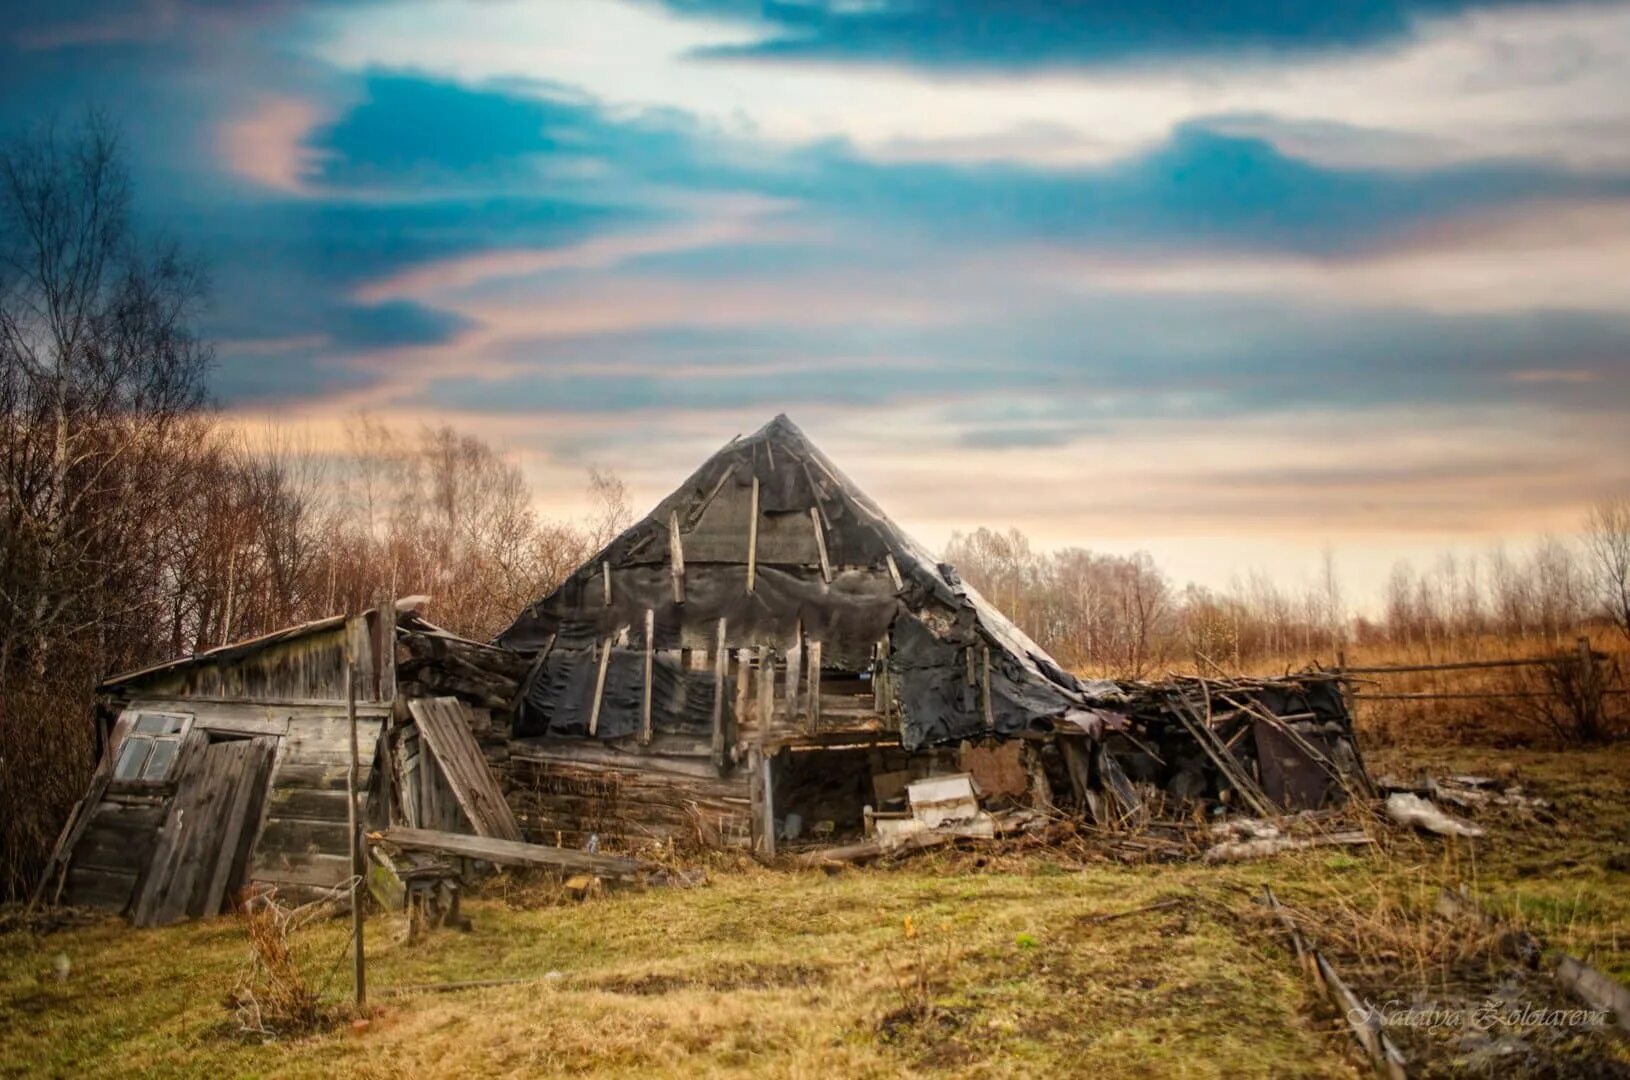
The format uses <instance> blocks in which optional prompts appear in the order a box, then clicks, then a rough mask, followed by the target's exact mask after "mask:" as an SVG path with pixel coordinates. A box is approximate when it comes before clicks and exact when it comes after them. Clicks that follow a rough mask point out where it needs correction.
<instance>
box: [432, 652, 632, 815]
mask: <svg viewBox="0 0 1630 1080" xmlns="http://www.w3.org/2000/svg"><path fill="white" fill-rule="evenodd" d="M602 670H604V669H602ZM408 709H409V711H411V712H412V714H413V719H414V721H415V722H416V723H417V725H418V727H419V731H420V733H421V735H422V736H423V737H424V739H425V742H426V744H427V745H428V746H429V748H430V752H431V753H432V754H434V755H435V757H436V759H437V763H438V764H439V765H440V767H441V770H442V775H443V776H444V777H445V778H446V781H447V786H448V788H449V789H451V791H452V793H453V798H454V799H455V800H456V801H457V802H458V805H459V808H460V809H462V810H463V811H464V816H465V817H466V818H468V819H469V822H470V825H471V827H472V828H474V830H475V832H476V835H478V836H488V837H495V838H497V839H500V840H519V839H520V838H521V827H520V824H519V823H518V822H517V821H516V820H515V814H514V812H513V811H512V810H511V809H510V807H509V804H508V803H507V802H505V801H504V794H503V792H502V791H500V790H499V788H498V781H497V780H496V779H495V778H494V777H493V775H492V770H491V769H490V768H489V767H488V766H487V759H486V756H485V755H484V754H482V752H481V746H480V744H478V743H477V742H476V741H475V736H474V735H472V734H471V733H470V725H469V719H468V714H469V709H468V708H467V707H466V706H465V705H464V704H463V702H461V701H459V700H458V699H457V698H431V699H428V700H426V699H421V700H416V701H411V702H409V703H408Z"/></svg>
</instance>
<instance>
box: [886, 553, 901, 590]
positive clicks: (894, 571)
mask: <svg viewBox="0 0 1630 1080" xmlns="http://www.w3.org/2000/svg"><path fill="white" fill-rule="evenodd" d="M883 561H884V562H886V563H887V564H888V567H889V577H890V578H891V579H893V581H894V591H895V592H899V591H900V590H901V589H903V588H905V587H906V583H905V580H904V579H903V578H901V577H900V567H899V565H898V564H897V563H896V562H895V561H894V553H893V552H890V553H889V554H887V555H885V556H883Z"/></svg>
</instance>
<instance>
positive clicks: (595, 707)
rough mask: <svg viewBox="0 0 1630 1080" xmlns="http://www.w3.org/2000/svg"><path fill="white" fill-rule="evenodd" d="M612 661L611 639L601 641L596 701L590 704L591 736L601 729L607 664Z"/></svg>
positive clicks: (596, 677) (595, 678) (595, 691)
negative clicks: (601, 706)
mask: <svg viewBox="0 0 1630 1080" xmlns="http://www.w3.org/2000/svg"><path fill="white" fill-rule="evenodd" d="M610 662H611V639H610V638H606V639H605V640H604V641H602V642H601V643H600V670H599V671H597V672H596V673H595V676H594V703H593V704H592V705H590V706H589V737H590V738H593V737H594V734H595V732H597V731H599V730H600V702H601V700H602V699H604V698H605V694H606V665H608V664H609V663H610Z"/></svg>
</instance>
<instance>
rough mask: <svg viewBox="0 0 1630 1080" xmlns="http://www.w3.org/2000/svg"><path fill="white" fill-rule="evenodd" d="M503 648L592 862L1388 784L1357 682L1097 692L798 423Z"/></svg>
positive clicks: (1296, 803)
mask: <svg viewBox="0 0 1630 1080" xmlns="http://www.w3.org/2000/svg"><path fill="white" fill-rule="evenodd" d="M498 644H500V645H502V646H505V647H507V648H510V649H514V650H517V651H522V652H527V653H531V654H533V655H534V659H533V661H532V664H531V666H530V668H529V670H528V672H527V675H526V676H525V680H524V685H523V686H522V687H521V689H520V694H519V701H520V704H519V708H518V709H517V710H516V712H515V715H514V717H513V723H514V727H513V732H512V733H513V736H514V737H513V738H512V739H511V740H510V742H509V746H508V768H509V771H510V774H511V775H510V782H511V785H512V790H511V800H512V803H513V804H514V805H515V806H516V809H517V812H518V814H519V815H520V816H521V818H522V820H523V822H524V823H525V824H526V826H527V827H529V828H531V829H535V830H537V831H539V832H543V833H558V834H561V835H563V836H564V835H569V836H571V837H573V838H574V839H577V840H581V839H585V838H587V837H588V836H589V835H591V834H592V835H598V836H606V835H612V836H616V837H618V838H620V839H626V840H633V841H638V840H642V839H647V838H650V837H657V838H661V837H665V836H673V835H675V834H678V833H682V832H694V833H697V834H700V835H701V836H702V837H703V838H704V839H706V840H708V841H710V842H714V843H726V844H737V845H742V846H750V847H752V848H753V849H755V850H757V851H759V852H762V853H765V854H773V853H774V852H775V851H776V849H777V844H778V843H784V842H787V841H795V842H796V841H808V840H820V841H826V842H830V840H831V839H833V838H836V837H840V836H844V835H850V836H852V835H856V834H858V833H859V832H860V831H861V830H862V829H863V828H864V826H865V821H866V815H867V812H868V809H870V810H872V811H874V812H878V813H887V812H890V811H898V810H899V809H900V808H902V807H903V806H904V805H905V800H906V790H907V786H908V785H909V784H910V783H911V782H912V781H914V780H920V779H923V778H926V777H929V776H934V775H943V774H946V773H954V772H967V773H969V774H970V775H972V776H973V777H975V779H976V780H977V782H978V786H979V789H980V791H981V793H982V794H983V795H985V796H986V797H988V798H992V799H998V800H1008V801H1010V802H1021V803H1024V804H1027V805H1029V806H1031V807H1032V808H1035V809H1044V810H1054V809H1059V808H1062V807H1066V806H1072V805H1073V807H1074V808H1075V809H1076V810H1077V811H1078V812H1081V813H1087V814H1090V815H1091V816H1092V817H1093V818H1095V819H1096V820H1098V821H1100V822H1102V823H1116V822H1122V821H1125V820H1128V819H1131V818H1136V817H1137V815H1138V814H1139V813H1141V812H1142V810H1143V808H1144V804H1145V803H1146V802H1147V801H1148V796H1149V794H1150V793H1154V792H1169V793H1170V794H1171V795H1173V796H1174V797H1176V798H1182V799H1192V798H1206V797H1211V798H1214V799H1216V800H1218V801H1219V802H1228V801H1229V800H1232V803H1233V805H1239V806H1242V807H1243V808H1244V809H1247V810H1250V811H1253V812H1256V813H1260V814H1266V813H1272V812H1275V809H1276V808H1287V807H1288V808H1292V809H1297V808H1307V807H1322V806H1325V805H1327V804H1329V803H1331V802H1334V801H1339V800H1340V799H1341V798H1343V797H1344V795H1345V793H1346V791H1347V789H1348V788H1349V786H1350V785H1351V784H1352V783H1354V782H1357V783H1363V781H1362V780H1361V779H1359V780H1354V779H1353V777H1362V769H1361V768H1360V767H1359V764H1358V759H1357V754H1356V750H1355V749H1354V748H1353V742H1352V737H1351V725H1350V720H1349V718H1348V715H1347V710H1346V708H1345V706H1344V702H1343V698H1342V695H1341V694H1340V692H1339V689H1338V687H1337V685H1336V683H1335V682H1334V681H1333V680H1331V679H1329V678H1327V677H1324V676H1317V675H1309V676H1305V677H1301V678H1299V679H1286V680H1277V681H1260V680H1259V681H1255V682H1238V681H1235V682H1227V683H1216V682H1207V681H1202V680H1194V681H1192V682H1186V683H1185V682H1174V683H1170V684H1159V685H1141V684H1120V683H1115V682H1109V681H1084V680H1081V679H1078V678H1076V677H1075V676H1073V675H1071V674H1069V673H1068V672H1066V671H1064V670H1063V669H1062V668H1061V667H1060V666H1059V665H1058V664H1057V663H1056V662H1055V661H1054V660H1053V659H1052V658H1051V657H1050V656H1048V655H1047V653H1046V652H1045V651H1044V650H1043V649H1041V647H1040V646H1038V645H1037V644H1036V643H1035V642H1033V641H1032V640H1031V639H1030V638H1029V637H1028V636H1026V635H1025V634H1024V633H1023V632H1022V631H1020V630H1019V629H1018V628H1017V627H1015V626H1014V625H1013V624H1012V623H1011V622H1009V621H1008V619H1007V618H1006V617H1005V616H1003V615H1002V614H1001V613H1000V612H999V611H997V610H996V608H995V607H994V606H993V605H991V604H990V603H989V602H988V601H987V600H985V598H984V597H982V596H981V595H980V594H979V593H978V591H977V590H976V589H974V588H973V587H972V586H971V585H969V584H967V583H966V582H964V581H962V580H961V578H960V577H959V576H958V575H957V573H956V571H955V569H954V568H952V567H950V566H948V565H946V564H943V563H939V562H937V561H936V560H935V559H934V558H933V556H931V555H930V554H929V553H928V552H927V550H926V549H924V548H923V547H922V546H921V545H919V544H917V543H916V542H915V541H913V540H912V539H911V538H910V537H908V536H907V535H906V534H905V533H904V532H903V531H902V530H900V529H899V528H898V526H896V525H895V524H894V523H893V522H892V521H890V520H889V519H888V517H887V516H886V515H885V514H884V513H883V512H882V511H881V510H880V509H879V508H878V507H877V506H876V504H875V503H873V502H872V501H871V500H870V499H869V498H867V497H866V496H865V495H864V494H863V493H862V492H861V491H860V489H859V488H858V487H857V486H856V485H855V484H854V482H853V481H851V480H850V479H849V478H848V477H846V476H845V475H844V474H843V473H842V472H841V471H839V469H838V468H837V467H836V466H835V465H834V464H833V463H832V462H831V461H830V460H829V459H828V458H827V457H826V456H825V455H824V454H822V453H821V452H820V451H819V450H818V449H817V448H816V447H815V446H814V445H813V444H811V443H810V442H809V440H808V439H807V438H805V436H804V435H803V433H802V432H801V431H799V429H798V428H797V427H796V426H795V425H794V424H793V423H792V422H791V421H790V420H788V419H787V418H786V417H785V416H779V417H777V418H776V419H775V420H773V421H771V422H770V423H769V424H767V425H766V426H765V427H763V428H762V429H760V430H759V431H758V432H756V433H754V434H753V435H751V436H748V437H746V438H737V439H734V440H732V441H731V442H730V443H729V444H728V445H726V446H725V447H724V448H723V449H721V450H720V451H718V452H717V453H716V454H714V455H713V456H712V457H711V458H709V459H708V461H707V462H705V463H704V464H703V465H702V466H701V468H699V469H698V470H697V471H696V472H695V473H694V474H693V475H692V476H691V477H690V478H689V479H688V480H686V481H685V483H684V484H682V485H681V486H680V487H679V489H678V490H677V491H675V492H674V493H673V494H672V495H670V496H669V497H668V498H667V499H665V500H663V501H662V502H661V503H660V504H658V506H657V507H656V508H655V509H654V510H653V511H652V512H651V513H650V514H649V515H647V516H646V517H645V518H643V519H642V520H640V521H639V522H637V523H636V524H635V525H633V526H632V527H631V528H629V529H628V530H627V531H625V532H624V533H623V534H622V535H621V536H619V537H618V538H616V539H615V540H614V541H612V542H611V543H610V544H609V545H608V546H607V547H606V548H605V550H604V551H602V552H600V553H599V554H598V555H596V556H595V557H594V558H593V559H592V560H590V561H589V562H588V563H586V564H585V565H584V566H582V567H581V568H579V569H578V570H577V571H576V572H575V573H574V574H572V575H571V576H570V577H569V578H568V579H567V581H566V582H565V583H564V584H563V585H562V586H561V587H560V588H559V589H557V590H556V591H555V592H553V593H552V594H551V595H549V596H548V597H545V598H543V599H542V600H540V601H538V602H537V603H535V604H533V605H532V606H531V607H530V608H528V609H527V611H525V612H524V613H523V614H522V615H521V617H520V618H519V619H517V620H516V622H515V624H514V625H513V626H511V627H510V628H509V629H508V630H506V631H505V632H504V633H503V634H502V635H501V636H500V637H499V639H498ZM1247 732H1249V733H1251V738H1250V743H1249V744H1248V745H1242V740H1243V739H1244V737H1245V734H1246V733H1247Z"/></svg>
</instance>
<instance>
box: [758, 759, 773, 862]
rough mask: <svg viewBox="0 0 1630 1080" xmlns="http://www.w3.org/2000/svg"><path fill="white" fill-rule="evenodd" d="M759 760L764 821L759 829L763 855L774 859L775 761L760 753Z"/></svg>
mask: <svg viewBox="0 0 1630 1080" xmlns="http://www.w3.org/2000/svg"><path fill="white" fill-rule="evenodd" d="M759 760H760V761H761V762H762V763H763V764H762V765H761V766H760V767H761V768H762V769H763V770H764V782H763V787H762V788H761V790H762V791H763V795H764V799H763V801H764V805H763V807H762V811H763V814H764V820H763V824H761V825H760V826H759V829H760V830H761V835H762V836H763V837H764V854H765V855H767V856H769V857H770V858H772V859H773V858H775V759H774V758H773V757H772V756H771V755H769V754H766V753H763V752H762V751H761V752H760V753H759Z"/></svg>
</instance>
